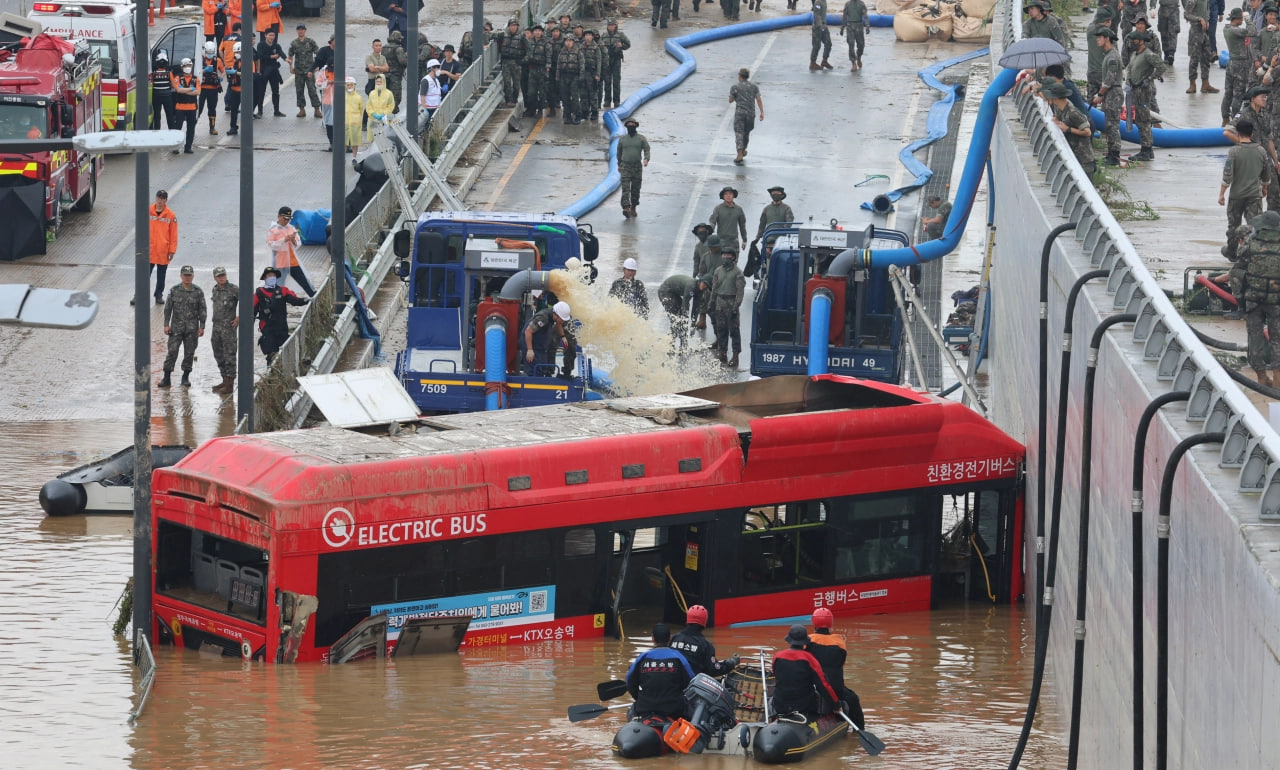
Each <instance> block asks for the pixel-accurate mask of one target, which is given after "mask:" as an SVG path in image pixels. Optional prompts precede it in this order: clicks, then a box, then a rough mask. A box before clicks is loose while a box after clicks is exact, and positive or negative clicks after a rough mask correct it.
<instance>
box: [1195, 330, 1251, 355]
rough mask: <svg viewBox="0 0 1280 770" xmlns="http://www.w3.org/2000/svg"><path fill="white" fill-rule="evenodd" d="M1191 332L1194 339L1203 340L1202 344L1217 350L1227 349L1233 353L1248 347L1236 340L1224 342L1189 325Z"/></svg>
mask: <svg viewBox="0 0 1280 770" xmlns="http://www.w3.org/2000/svg"><path fill="white" fill-rule="evenodd" d="M1191 333H1192V334H1194V335H1196V339H1198V340H1200V341H1201V342H1203V343H1204V344H1206V345H1208V346H1209V347H1211V348H1217V349H1219V350H1229V351H1231V352H1233V353H1243V352H1244V351H1246V350H1248V349H1249V346H1248V345H1241V344H1239V343H1236V342H1224V341H1222V340H1220V339H1217V338H1215V337H1210V336H1209V335H1207V334H1205V333H1204V332H1202V331H1200V330H1199V329H1197V328H1196V327H1194V326H1192V327H1191Z"/></svg>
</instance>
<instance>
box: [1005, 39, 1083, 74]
mask: <svg viewBox="0 0 1280 770" xmlns="http://www.w3.org/2000/svg"><path fill="white" fill-rule="evenodd" d="M1069 61H1071V54H1069V53H1067V49H1065V48H1063V47H1062V45H1061V44H1060V43H1058V42H1057V41H1056V40H1050V39H1049V38H1047V37H1030V38H1027V39H1026V40H1019V41H1018V42H1016V43H1014V44H1013V45H1011V46H1009V47H1008V48H1006V49H1005V51H1004V56H1001V57H1000V66H1001V67H1007V68H1009V69H1014V70H1038V69H1044V68H1045V67H1048V66H1049V65H1050V64H1066V63H1067V62H1069Z"/></svg>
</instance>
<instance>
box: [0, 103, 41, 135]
mask: <svg viewBox="0 0 1280 770" xmlns="http://www.w3.org/2000/svg"><path fill="white" fill-rule="evenodd" d="M48 136H49V113H48V112H47V111H46V110H45V109H44V108H43V107H39V106H37V105H34V104H0V139H46V138H48Z"/></svg>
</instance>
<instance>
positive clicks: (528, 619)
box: [369, 585, 556, 641]
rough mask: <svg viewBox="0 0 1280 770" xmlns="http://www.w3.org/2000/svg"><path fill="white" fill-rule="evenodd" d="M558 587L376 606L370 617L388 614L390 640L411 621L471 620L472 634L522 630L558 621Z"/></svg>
mask: <svg viewBox="0 0 1280 770" xmlns="http://www.w3.org/2000/svg"><path fill="white" fill-rule="evenodd" d="M555 606H556V587H555V586H553V585H551V586H535V587H533V588H518V589H514V590H510V591H494V592H491V593H483V594H467V595H465V596H448V597H444V598H440V599H423V600H422V601H416V602H398V603H396V604H375V605H374V606H373V608H372V609H371V610H370V611H369V614H370V615H377V614H378V613H380V612H385V613H387V640H388V641H390V640H393V639H398V638H400V628H401V626H403V625H404V624H405V622H407V621H408V620H410V619H412V618H461V617H466V616H468V615H469V616H471V629H470V630H471V631H478V630H481V629H486V628H503V627H506V626H523V625H526V624H529V623H542V622H546V621H549V620H555V619H556V615H555Z"/></svg>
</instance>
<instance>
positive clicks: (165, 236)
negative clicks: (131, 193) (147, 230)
mask: <svg viewBox="0 0 1280 770" xmlns="http://www.w3.org/2000/svg"><path fill="white" fill-rule="evenodd" d="M148 213H149V214H151V264H153V265H167V264H169V260H170V259H172V258H173V254H174V253H175V252H176V251H177V250H178V216H177V215H176V214H174V213H173V209H171V208H169V204H167V203H166V204H165V206H164V210H163V211H161V212H160V213H159V214H157V213H156V207H155V204H152V205H151V208H150V210H149V211H148Z"/></svg>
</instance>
